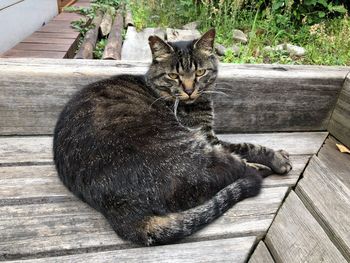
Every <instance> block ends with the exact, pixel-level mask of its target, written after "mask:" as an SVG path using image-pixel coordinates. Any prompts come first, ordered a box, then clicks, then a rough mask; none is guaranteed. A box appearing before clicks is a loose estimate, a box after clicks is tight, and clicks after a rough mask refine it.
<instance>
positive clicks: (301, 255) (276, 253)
mask: <svg viewBox="0 0 350 263" xmlns="http://www.w3.org/2000/svg"><path fill="white" fill-rule="evenodd" d="M265 243H266V245H267V247H268V248H269V251H270V252H271V254H272V256H273V258H274V259H275V260H276V262H284V263H288V262H291V263H294V262H327V263H332V262H334V263H341V262H344V263H345V262H347V261H346V260H345V258H344V257H343V256H342V254H341V253H340V252H339V251H338V249H337V248H336V247H335V246H334V244H333V243H332V242H331V241H330V240H329V238H328V236H327V234H326V233H325V232H324V231H323V229H322V227H321V226H320V225H319V224H318V223H317V221H316V219H315V218H313V216H312V215H311V214H310V212H309V211H308V210H307V209H306V207H305V206H304V204H303V203H302V202H301V201H300V199H299V198H298V196H297V195H296V194H295V192H293V191H292V192H290V194H289V196H288V197H287V199H286V201H285V202H284V204H283V205H282V207H281V209H280V210H279V212H278V213H277V216H276V217H275V219H274V222H273V224H272V225H271V227H270V229H269V231H268V233H267V236H266V238H265Z"/></svg>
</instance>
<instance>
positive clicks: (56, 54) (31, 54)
mask: <svg viewBox="0 0 350 263" xmlns="http://www.w3.org/2000/svg"><path fill="white" fill-rule="evenodd" d="M66 53H67V52H62V51H38V50H17V49H10V50H9V51H7V52H5V53H4V54H3V55H1V56H0V57H3V58H10V57H11V58H13V57H16V58H56V59H59V58H65V57H66Z"/></svg>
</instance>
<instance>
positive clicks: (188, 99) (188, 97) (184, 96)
mask: <svg viewBox="0 0 350 263" xmlns="http://www.w3.org/2000/svg"><path fill="white" fill-rule="evenodd" d="M177 97H178V98H179V99H180V101H183V102H185V103H193V102H194V101H195V100H196V99H198V97H199V92H198V90H197V89H195V90H194V91H193V92H192V93H190V94H188V93H185V92H181V93H180V95H179V96H177Z"/></svg>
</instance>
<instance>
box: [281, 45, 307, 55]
mask: <svg viewBox="0 0 350 263" xmlns="http://www.w3.org/2000/svg"><path fill="white" fill-rule="evenodd" d="M284 48H285V50H287V51H288V53H289V54H291V55H294V56H298V57H301V56H304V55H305V53H306V50H305V48H303V47H299V46H296V45H292V44H286V45H285V47H284Z"/></svg>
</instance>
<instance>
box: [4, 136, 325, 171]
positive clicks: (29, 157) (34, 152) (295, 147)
mask: <svg viewBox="0 0 350 263" xmlns="http://www.w3.org/2000/svg"><path fill="white" fill-rule="evenodd" d="M293 134H294V133H285V136H283V134H281V133H265V134H259V136H256V134H249V136H248V135H247V134H232V135H226V136H225V137H226V139H227V141H231V142H238V141H240V142H242V141H243V142H251V143H261V144H265V145H266V146H269V147H272V148H275V149H280V148H282V149H285V150H286V151H288V152H289V153H290V154H292V155H296V154H298V155H307V158H308V156H309V155H310V154H313V153H314V152H316V151H317V150H318V149H319V148H320V147H321V145H322V143H323V141H324V138H325V136H326V135H327V133H325V132H320V133H317V132H310V133H309V132H305V133H296V134H295V136H293ZM219 137H220V138H221V137H222V136H220V135H219ZM228 137H229V138H228ZM52 140H53V139H52V137H51V136H11V137H0V164H2V165H5V164H15V163H32V164H35V163H51V162H52V158H53V157H52ZM306 141H307V142H312V144H313V146H312V148H310V147H309V146H308V144H306V143H305V142H306ZM273 143H276V144H275V145H278V147H274V144H273ZM293 143H294V144H293ZM304 143H305V144H304ZM295 160H296V162H297V163H299V164H298V169H301V167H300V165H301V166H302V165H303V164H305V162H306V161H307V160H306V159H303V158H301V160H297V159H295Z"/></svg>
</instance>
